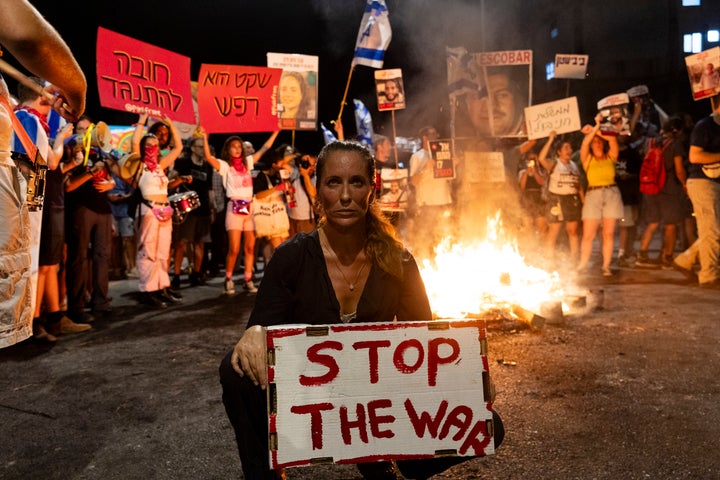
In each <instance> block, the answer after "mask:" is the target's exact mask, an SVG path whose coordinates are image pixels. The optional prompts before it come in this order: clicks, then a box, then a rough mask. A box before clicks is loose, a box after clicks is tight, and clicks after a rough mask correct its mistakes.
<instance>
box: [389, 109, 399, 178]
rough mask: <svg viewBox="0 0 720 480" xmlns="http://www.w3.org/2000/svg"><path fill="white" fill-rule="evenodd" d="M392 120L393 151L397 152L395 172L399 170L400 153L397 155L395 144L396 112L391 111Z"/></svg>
mask: <svg viewBox="0 0 720 480" xmlns="http://www.w3.org/2000/svg"><path fill="white" fill-rule="evenodd" d="M390 113H391V114H392V115H391V118H392V126H393V150H394V151H395V170H397V169H398V153H397V145H396V144H395V142H396V141H397V133H396V132H395V110H390Z"/></svg>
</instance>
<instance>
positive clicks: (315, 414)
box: [290, 402, 334, 450]
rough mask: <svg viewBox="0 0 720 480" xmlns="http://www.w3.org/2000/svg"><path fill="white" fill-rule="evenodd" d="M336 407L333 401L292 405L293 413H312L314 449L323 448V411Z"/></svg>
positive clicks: (311, 424) (311, 431) (311, 427)
mask: <svg viewBox="0 0 720 480" xmlns="http://www.w3.org/2000/svg"><path fill="white" fill-rule="evenodd" d="M333 408H334V407H333V405H332V403H328V402H325V403H315V404H311V405H296V406H294V407H290V411H291V412H292V413H297V414H298V415H306V414H308V413H309V414H310V434H311V435H310V437H311V438H312V448H313V450H320V449H321V448H323V442H322V439H323V423H322V413H321V412H322V411H323V410H332V409H333Z"/></svg>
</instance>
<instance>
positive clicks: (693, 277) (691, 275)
mask: <svg viewBox="0 0 720 480" xmlns="http://www.w3.org/2000/svg"><path fill="white" fill-rule="evenodd" d="M672 267H673V268H674V269H675V270H677V271H678V272H680V273H682V274H683V275H685V277H686V278H687V279H688V280H690V282H692V283H698V276H697V273H695V271H694V270H693V269H692V268H685V267H683V266H682V265H680V264H679V263H677V261H676V260H673V262H672Z"/></svg>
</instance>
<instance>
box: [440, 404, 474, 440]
mask: <svg viewBox="0 0 720 480" xmlns="http://www.w3.org/2000/svg"><path fill="white" fill-rule="evenodd" d="M472 419H473V411H472V408H470V407H467V406H465V405H459V406H457V407H455V408H453V409H452V412H450V414H449V415H448V417H447V420H445V423H444V424H443V428H442V430H441V431H440V440H442V439H444V438H445V437H447V436H448V434H449V433H450V428H452V427H457V428H458V431H457V433H456V434H455V435H453V437H452V439H453V440H455V441H456V442H457V441H458V440H460V439H461V438H462V437H463V436H464V435H465V432H467V430H468V428H470V423H471V422H472Z"/></svg>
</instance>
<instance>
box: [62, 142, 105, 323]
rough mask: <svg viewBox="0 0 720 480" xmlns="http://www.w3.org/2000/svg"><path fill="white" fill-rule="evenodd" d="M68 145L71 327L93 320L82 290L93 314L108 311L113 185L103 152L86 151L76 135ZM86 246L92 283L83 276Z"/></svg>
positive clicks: (97, 149) (68, 260)
mask: <svg viewBox="0 0 720 480" xmlns="http://www.w3.org/2000/svg"><path fill="white" fill-rule="evenodd" d="M71 144H72V148H73V158H72V160H73V162H74V167H73V169H72V170H70V172H69V173H68V176H67V178H66V180H65V203H66V222H67V223H66V226H67V232H66V243H67V261H66V269H67V270H66V283H67V296H68V313H67V315H68V317H70V319H72V320H73V321H74V322H75V323H91V322H92V321H93V320H94V319H95V318H94V317H93V316H92V315H89V314H87V313H85V301H86V298H85V297H86V292H90V298H91V300H90V301H91V304H92V311H93V313H95V314H97V313H108V312H110V311H111V306H110V296H109V294H108V290H109V281H110V255H111V246H112V222H113V219H112V210H111V209H110V203H109V202H108V198H107V192H108V191H109V190H112V189H113V188H114V187H115V181H114V180H113V179H112V177H111V176H110V173H109V172H108V169H107V166H106V158H105V155H106V154H105V152H103V151H102V150H100V148H98V147H91V148H90V149H89V150H86V149H85V148H84V146H83V137H82V136H80V135H76V136H75V137H74V139H73V140H72V141H71ZM91 245H92V272H93V274H92V279H90V278H88V277H89V275H88V249H89V248H90V246H91ZM90 281H92V285H90V284H89V282H90Z"/></svg>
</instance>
